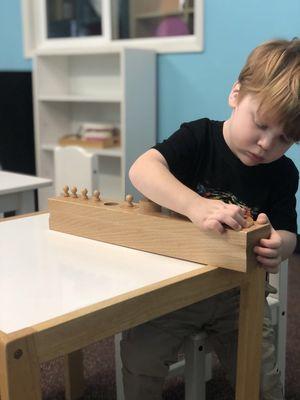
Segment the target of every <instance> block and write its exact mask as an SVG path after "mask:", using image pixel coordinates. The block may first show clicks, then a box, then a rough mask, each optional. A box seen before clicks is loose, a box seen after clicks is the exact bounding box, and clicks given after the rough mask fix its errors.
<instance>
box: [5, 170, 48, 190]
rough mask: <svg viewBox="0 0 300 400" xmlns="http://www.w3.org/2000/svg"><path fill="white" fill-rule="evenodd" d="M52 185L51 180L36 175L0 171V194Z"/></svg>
mask: <svg viewBox="0 0 300 400" xmlns="http://www.w3.org/2000/svg"><path fill="white" fill-rule="evenodd" d="M50 185H52V180H51V179H47V178H39V177H36V176H31V175H25V174H16V173H14V172H8V171H0V195H4V194H8V193H17V192H22V191H24V190H32V189H39V188H42V187H45V186H50Z"/></svg>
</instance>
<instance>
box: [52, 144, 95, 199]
mask: <svg viewBox="0 0 300 400" xmlns="http://www.w3.org/2000/svg"><path fill="white" fill-rule="evenodd" d="M97 174H98V161H97V157H96V156H95V154H93V153H91V152H89V151H88V150H85V149H84V148H82V147H78V146H66V147H60V146H57V147H56V148H55V151H54V184H55V194H56V195H59V194H61V192H62V188H63V187H64V186H65V185H68V186H69V187H70V188H71V187H72V186H76V187H77V188H78V190H80V189H83V188H86V189H87V190H88V192H89V193H91V192H92V191H93V190H95V189H96V188H97V186H98V182H97Z"/></svg>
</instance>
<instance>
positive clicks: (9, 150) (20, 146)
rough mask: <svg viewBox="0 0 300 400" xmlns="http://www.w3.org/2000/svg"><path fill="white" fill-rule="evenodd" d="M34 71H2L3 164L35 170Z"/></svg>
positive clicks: (0, 152) (19, 169) (0, 132)
mask: <svg viewBox="0 0 300 400" xmlns="http://www.w3.org/2000/svg"><path fill="white" fill-rule="evenodd" d="M32 103H33V102H32V78H31V72H11V71H9V72H0V164H1V165H2V169H5V170H8V171H12V172H20V173H24V174H29V175H34V174H35V155H34V129H33V106H32Z"/></svg>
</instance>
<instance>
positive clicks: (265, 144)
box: [257, 134, 273, 151]
mask: <svg viewBox="0 0 300 400" xmlns="http://www.w3.org/2000/svg"><path fill="white" fill-rule="evenodd" d="M257 144H258V146H259V147H261V148H262V149H263V150H265V151H267V150H269V149H270V148H271V147H272V145H273V138H272V136H271V135H268V134H265V135H263V136H262V137H260V138H259V140H258V142H257Z"/></svg>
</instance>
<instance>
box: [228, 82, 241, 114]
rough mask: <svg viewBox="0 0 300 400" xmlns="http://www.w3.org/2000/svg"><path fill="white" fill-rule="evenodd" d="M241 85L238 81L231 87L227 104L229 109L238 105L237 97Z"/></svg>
mask: <svg viewBox="0 0 300 400" xmlns="http://www.w3.org/2000/svg"><path fill="white" fill-rule="evenodd" d="M240 88H241V84H240V82H239V81H237V82H235V83H234V84H233V86H232V89H231V91H230V93H229V97H228V104H229V106H230V107H231V108H235V107H236V106H237V104H238V97H239V94H240Z"/></svg>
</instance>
